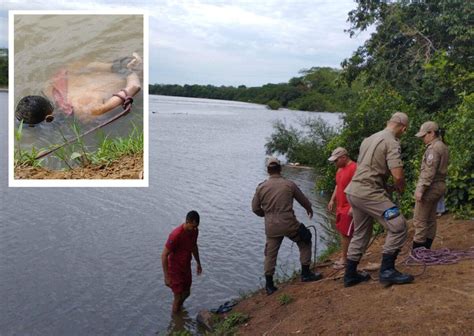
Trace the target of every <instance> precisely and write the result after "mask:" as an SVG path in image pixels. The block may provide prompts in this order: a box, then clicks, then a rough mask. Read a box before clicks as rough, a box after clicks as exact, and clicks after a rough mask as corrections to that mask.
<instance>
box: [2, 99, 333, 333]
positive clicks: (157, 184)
mask: <svg viewBox="0 0 474 336" xmlns="http://www.w3.org/2000/svg"><path fill="white" fill-rule="evenodd" d="M7 100H8V99H7V94H6V93H0V110H1V111H3V112H4V113H2V114H1V115H2V116H1V117H0V118H1V122H2V125H7V113H5V111H7V105H8V104H7V103H8V102H7ZM308 115H309V114H308V113H306V112H297V111H287V110H281V111H270V110H267V109H265V108H264V107H263V106H261V105H256V104H247V103H239V102H229V101H216V100H206V99H190V98H178V97H164V96H150V116H149V117H150V123H149V125H150V153H149V156H150V161H149V162H150V169H149V170H150V187H148V188H7V130H6V127H1V128H0V136H1V140H2V141H1V148H2V150H1V165H0V179H1V181H0V182H1V189H2V192H1V196H0V218H1V222H0V274H1V277H0V297H1V298H2V304H1V306H0V334H1V335H156V334H166V333H167V332H169V331H170V330H173V328H174V330H177V329H179V328H182V327H183V326H180V324H182V323H183V324H184V328H186V329H188V330H191V331H193V332H195V333H196V332H198V331H197V329H196V326H195V323H194V322H193V319H194V317H195V316H196V314H197V312H198V311H199V310H200V309H203V308H207V309H209V308H215V307H217V306H219V305H220V304H221V303H223V302H225V301H226V300H228V299H230V298H236V297H239V296H240V295H241V294H242V293H245V292H249V291H253V290H255V289H257V288H258V287H261V286H262V285H263V274H262V273H263V247H264V241H265V237H264V228H263V220H262V219H261V218H259V217H257V216H255V215H254V214H253V213H252V212H251V210H250V202H251V199H252V196H253V193H254V191H255V187H256V186H257V184H258V183H260V182H261V181H263V180H264V179H265V178H266V172H265V149H264V144H265V142H266V138H267V137H268V136H269V135H270V134H271V132H272V122H273V121H275V120H277V119H281V120H285V121H286V122H288V123H295V122H296V121H297V119H298V117H301V116H308ZM318 115H319V116H321V117H322V118H324V119H326V120H328V121H330V122H331V123H332V124H336V123H338V116H337V115H335V114H329V113H321V114H318ZM284 175H285V176H286V177H288V178H291V179H293V180H294V181H295V182H296V183H297V184H298V185H299V186H300V187H301V189H302V190H303V192H304V193H306V194H307V195H308V196H309V198H310V199H311V201H312V203H313V204H314V207H313V209H314V210H315V216H314V218H313V220H312V221H309V220H308V218H307V216H306V214H305V211H304V209H302V208H301V207H300V206H299V205H297V206H296V207H295V208H296V214H297V216H298V217H299V219H300V220H302V221H303V222H304V223H305V224H307V225H308V224H313V225H316V226H318V230H319V236H320V240H319V241H318V251H319V252H320V251H321V250H323V249H324V247H325V246H324V243H323V242H322V241H321V237H322V236H323V235H324V232H323V231H322V230H321V229H320V228H319V225H318V224H321V223H326V224H327V223H328V221H329V220H330V218H331V217H330V215H329V214H328V213H327V212H326V210H325V207H326V202H327V200H326V199H324V198H322V197H321V196H320V195H319V194H318V193H316V192H315V191H314V179H315V176H314V173H313V171H312V170H306V169H296V168H288V169H285V170H284ZM191 209H195V210H197V211H199V212H200V214H201V225H200V227H199V228H200V235H199V241H198V243H199V247H200V252H201V261H202V266H203V274H202V275H201V276H199V277H197V276H194V279H193V281H194V282H193V287H192V294H191V297H190V298H189V299H188V300H187V301H186V303H185V308H186V312H187V313H186V314H185V315H184V317H183V318H182V319H171V316H170V311H171V302H172V293H171V291H170V290H169V288H167V287H165V286H164V284H163V275H162V270H161V261H160V255H161V251H162V249H163V246H164V243H165V241H166V239H167V236H168V234H169V233H170V232H171V230H172V229H173V228H174V227H176V226H178V225H179V224H181V223H182V222H183V220H184V217H185V215H186V213H187V211H189V210H191ZM278 265H279V267H278V272H279V274H280V275H284V274H285V273H292V271H293V270H294V269H299V261H298V249H297V247H296V245H293V244H291V242H290V241H289V240H285V241H284V243H283V245H282V248H281V250H280V254H279V259H278Z"/></svg>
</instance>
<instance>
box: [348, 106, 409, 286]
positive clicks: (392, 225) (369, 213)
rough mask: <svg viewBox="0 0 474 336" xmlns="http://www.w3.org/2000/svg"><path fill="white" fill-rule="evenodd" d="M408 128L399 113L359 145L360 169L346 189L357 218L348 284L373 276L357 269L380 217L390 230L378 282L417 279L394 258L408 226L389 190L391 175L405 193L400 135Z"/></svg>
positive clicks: (396, 187) (399, 282)
mask: <svg viewBox="0 0 474 336" xmlns="http://www.w3.org/2000/svg"><path fill="white" fill-rule="evenodd" d="M407 127H408V116H407V115H406V114H405V113H403V112H396V113H395V114H393V115H392V117H391V118H390V120H389V121H388V122H387V127H386V128H385V129H384V130H383V131H380V132H377V133H375V134H373V135H371V136H370V137H368V138H366V139H365V140H364V141H363V142H362V144H361V146H360V150H359V158H358V160H357V170H356V172H355V174H354V177H353V178H352V181H351V183H350V184H349V185H348V186H347V188H346V190H345V192H346V194H347V200H348V201H349V203H350V204H351V206H352V216H353V218H354V234H353V237H352V240H351V242H350V244H349V251H348V254H347V265H346V272H345V274H344V286H345V287H349V286H353V285H356V284H358V283H360V282H362V281H367V280H369V278H370V276H369V274H367V273H365V272H357V265H358V264H359V261H360V259H361V258H362V255H363V254H364V253H365V250H366V249H367V245H368V244H369V240H370V237H371V235H372V219H375V220H377V221H378V222H379V223H380V224H382V225H383V226H384V228H385V229H386V231H387V236H386V238H385V245H384V246H383V256H382V264H381V266H380V276H379V281H380V282H381V283H384V284H403V283H409V282H412V281H413V279H414V278H413V276H412V275H409V274H402V273H400V272H398V271H397V270H396V269H395V260H396V258H397V255H398V253H399V251H400V249H401V248H402V246H403V244H404V243H405V241H406V238H407V225H406V221H405V218H404V217H403V215H402V214H401V213H400V209H399V208H398V207H397V205H395V204H394V203H393V201H392V200H391V199H390V197H389V192H388V190H387V189H388V188H387V180H388V177H389V176H390V175H392V176H393V180H394V188H395V190H396V191H398V192H399V193H402V192H403V190H404V189H405V177H404V172H403V163H402V160H401V158H400V153H401V150H400V143H399V140H398V138H400V137H401V135H402V134H403V133H405V131H406V129H407Z"/></svg>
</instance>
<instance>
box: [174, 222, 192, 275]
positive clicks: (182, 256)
mask: <svg viewBox="0 0 474 336" xmlns="http://www.w3.org/2000/svg"><path fill="white" fill-rule="evenodd" d="M198 233H199V231H198V230H192V231H186V230H185V229H184V224H182V225H180V226H178V227H177V228H176V229H174V230H173V231H172V232H171V233H170V235H169V237H168V240H167V241H166V248H167V249H168V250H169V251H170V252H171V253H170V254H169V255H168V272H169V273H176V272H178V273H182V272H185V273H187V272H191V256H192V251H193V250H194V248H195V247H196V244H197V238H198Z"/></svg>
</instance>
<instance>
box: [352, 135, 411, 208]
mask: <svg viewBox="0 0 474 336" xmlns="http://www.w3.org/2000/svg"><path fill="white" fill-rule="evenodd" d="M400 153H401V149H400V142H399V141H398V139H397V138H396V137H395V135H394V134H393V133H392V132H391V131H390V130H388V129H384V130H383V131H380V132H377V133H375V134H372V135H371V136H370V137H368V138H366V139H365V140H364V141H362V144H361V145H360V151H359V158H358V160H357V170H356V172H355V174H354V176H353V177H352V181H351V183H349V185H348V186H347V188H346V189H345V192H346V194H349V195H353V196H355V197H359V198H363V199H367V200H373V201H380V202H383V201H387V200H389V194H388V192H387V190H386V189H387V186H386V183H387V179H388V177H389V176H390V169H393V168H398V167H403V162H402V160H401V158H400Z"/></svg>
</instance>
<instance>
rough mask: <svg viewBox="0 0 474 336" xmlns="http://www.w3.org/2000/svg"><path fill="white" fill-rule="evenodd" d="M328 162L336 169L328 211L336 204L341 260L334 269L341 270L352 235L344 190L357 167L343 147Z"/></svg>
mask: <svg viewBox="0 0 474 336" xmlns="http://www.w3.org/2000/svg"><path fill="white" fill-rule="evenodd" d="M328 160H329V161H330V162H333V163H334V164H335V165H336V167H337V172H336V186H335V187H334V192H333V193H332V196H331V200H330V201H329V203H328V210H329V211H333V209H334V202H336V229H337V231H339V234H340V235H341V250H342V256H341V260H339V261H337V262H336V263H335V264H334V268H336V269H343V268H344V267H345V265H346V262H347V249H348V248H349V243H350V241H351V238H352V233H353V232H354V223H353V220H352V208H351V205H350V204H349V202H347V198H346V194H345V193H344V189H346V187H347V185H348V184H349V182H351V180H352V176H354V173H355V171H356V168H357V165H356V163H355V162H354V161H352V160H351V158H350V157H349V155H348V153H347V150H346V149H345V148H343V147H337V148H336V149H335V150H333V152H332V154H331V157H330V158H329V159H328Z"/></svg>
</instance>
